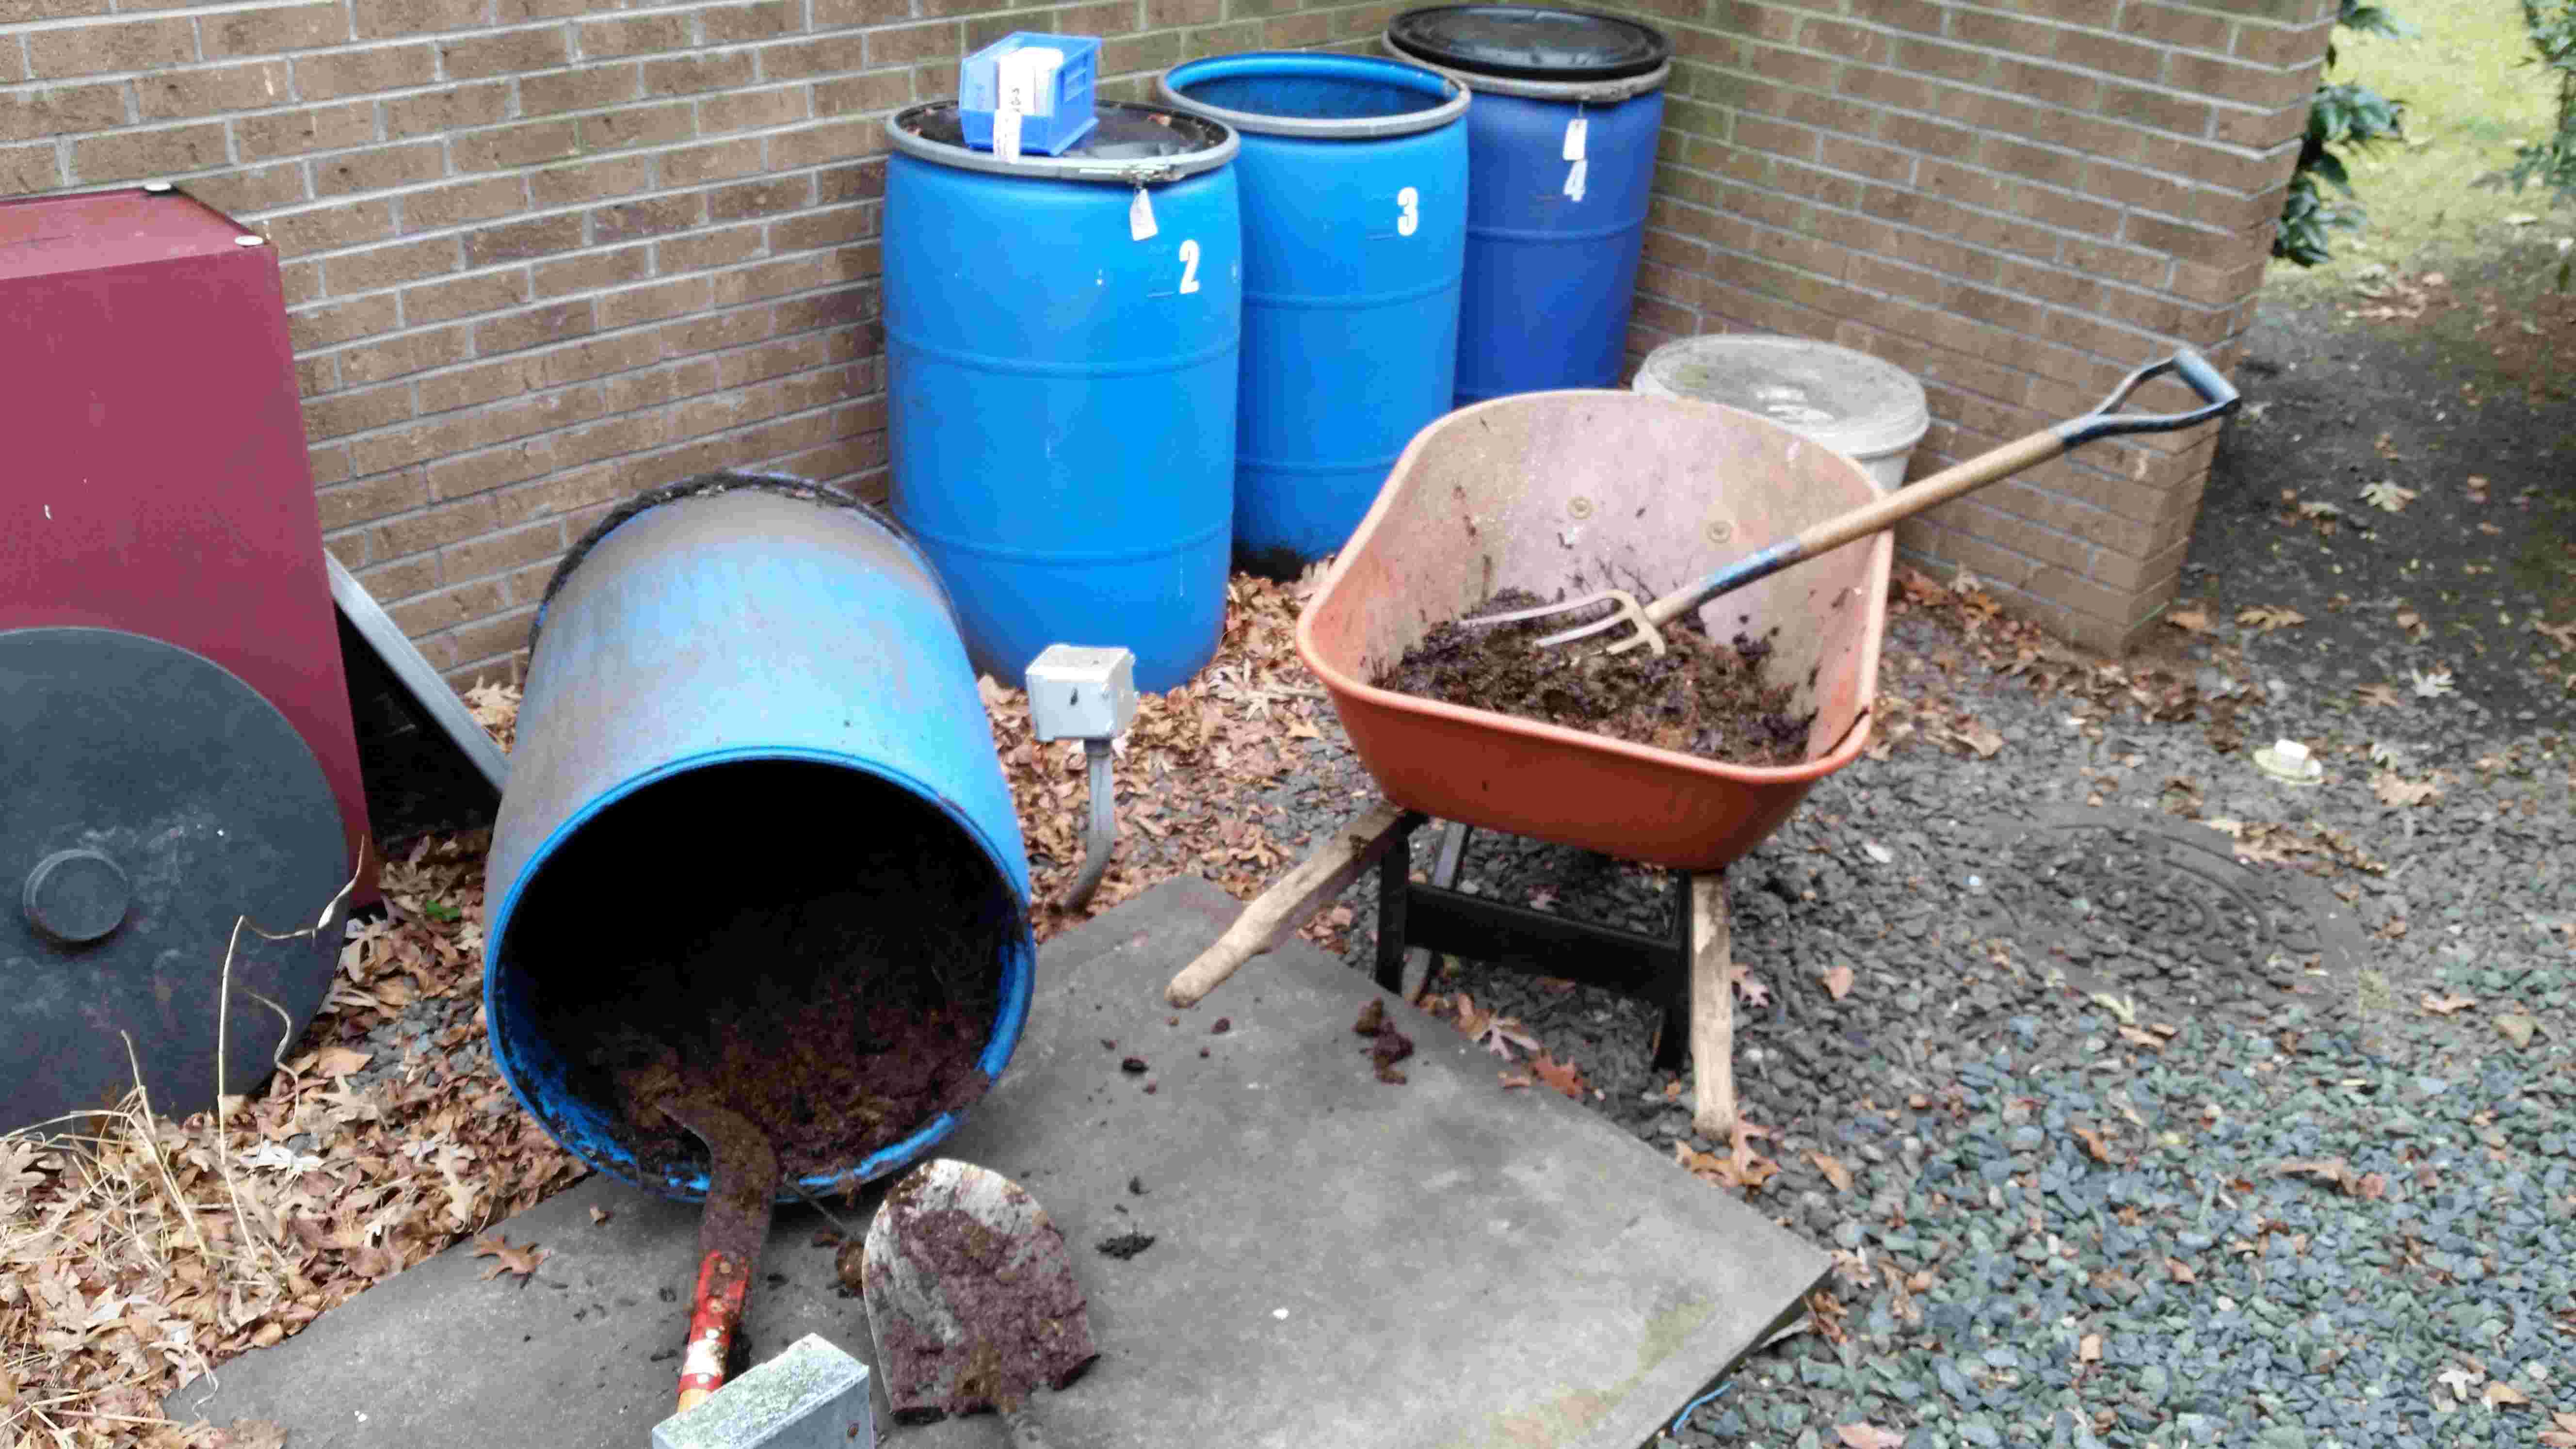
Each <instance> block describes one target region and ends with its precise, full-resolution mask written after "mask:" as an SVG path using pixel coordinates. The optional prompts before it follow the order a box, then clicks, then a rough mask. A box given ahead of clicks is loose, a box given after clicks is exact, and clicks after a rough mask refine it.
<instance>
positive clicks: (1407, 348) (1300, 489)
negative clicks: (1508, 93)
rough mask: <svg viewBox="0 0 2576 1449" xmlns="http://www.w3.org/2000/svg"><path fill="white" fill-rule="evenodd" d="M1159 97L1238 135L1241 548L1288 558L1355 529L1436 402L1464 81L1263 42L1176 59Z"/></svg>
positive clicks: (1463, 189)
mask: <svg viewBox="0 0 2576 1449" xmlns="http://www.w3.org/2000/svg"><path fill="white" fill-rule="evenodd" d="M1161 94H1162V97H1163V99H1164V100H1165V101H1167V102H1169V103H1170V104H1172V105H1175V106H1179V107H1181V108H1183V109H1185V110H1189V111H1192V112H1195V113H1197V114H1199V115H1202V116H1208V117H1212V118H1214V119H1216V120H1219V121H1222V122H1224V123H1225V124H1226V125H1228V126H1231V127H1233V128H1234V129H1235V130H1237V131H1238V132H1241V133H1242V136H1243V156H1242V159H1241V160H1240V161H1238V162H1237V163H1236V165H1235V170H1236V172H1237V173H1238V174H1240V176H1241V177H1242V180H1243V268H1244V272H1243V399H1242V410H1243V413H1242V421H1241V431H1240V433H1239V434H1238V437H1239V442H1238V444H1237V452H1236V458H1235V468H1234V547H1235V555H1236V557H1237V558H1238V559H1239V560H1240V561H1242V562H1243V563H1244V564H1245V565H1246V566H1247V567H1250V568H1254V569H1258V570H1260V571H1261V572H1264V573H1286V572H1292V571H1293V570H1294V569H1295V568H1296V566H1297V565H1299V564H1302V563H1304V562H1307V561H1309V560H1312V559H1317V558H1321V557H1323V556H1324V555H1326V554H1329V553H1332V552H1333V551H1334V550H1336V549H1339V548H1340V547H1341V546H1342V544H1343V543H1344V542H1345V541H1346V540H1348V539H1349V538H1350V536H1351V530H1353V529H1354V528H1357V527H1358V526H1359V521H1360V518H1361V516H1362V515H1364V514H1366V513H1367V512H1368V508H1369V504H1370V503H1371V502H1373V501H1375V499H1376V498H1377V493H1378V489H1379V488H1380V487H1382V486H1384V484H1385V483H1386V475H1387V470H1388V469H1389V468H1390V467H1392V466H1393V465H1394V463H1395V458H1396V455H1397V454H1398V453H1400V452H1402V451H1403V450H1404V445H1405V444H1406V443H1408V442H1410V441H1412V438H1413V435H1414V434H1415V433H1416V432H1419V431H1420V430H1421V429H1422V427H1423V425H1424V424H1426V423H1429V422H1430V421H1431V420H1432V419H1434V418H1437V417H1439V416H1440V415H1441V414H1443V413H1445V412H1447V411H1449V393H1450V388H1451V385H1452V383H1453V381H1454V380H1455V375H1456V370H1457V348H1458V283H1459V276H1460V273H1461V271H1462V269H1463V267H1464V265H1465V261H1466V221H1467V136H1466V132H1465V130H1464V128H1463V127H1461V126H1460V124H1459V117H1460V116H1461V115H1463V114H1464V113H1465V111H1466V109H1467V92H1466V90H1465V88H1464V87H1462V86H1461V85H1459V83H1458V82H1456V81H1454V80H1451V79H1449V78H1447V77H1445V76H1442V75H1440V74H1438V73H1437V72H1434V71H1431V70H1427V69H1425V68H1423V67H1421V66H1417V65H1412V64H1408V63H1406V62H1403V61H1394V60H1378V59H1372V58H1369V57H1366V56H1353V55H1325V54H1314V53H1267V52H1264V53H1256V54H1251V55H1229V56H1220V57H1218V58H1216V59H1214V60H1201V61H1193V62H1191V63H1190V64H1188V65H1184V66H1179V67H1176V68H1174V69H1172V70H1170V71H1167V72H1165V73H1164V75H1163V78H1162V88H1161Z"/></svg>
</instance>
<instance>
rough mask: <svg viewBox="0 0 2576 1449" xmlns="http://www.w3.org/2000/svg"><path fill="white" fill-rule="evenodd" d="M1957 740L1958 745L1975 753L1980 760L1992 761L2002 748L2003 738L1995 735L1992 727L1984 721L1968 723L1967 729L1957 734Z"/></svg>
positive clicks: (1973, 720)
mask: <svg viewBox="0 0 2576 1449" xmlns="http://www.w3.org/2000/svg"><path fill="white" fill-rule="evenodd" d="M1958 739H1959V743H1961V744H1963V745H1966V746H1967V747H1968V748H1969V749H1972V750H1974V751H1976V752H1977V758H1978V759H1980V760H1991V759H1993V758H1994V757H1995V755H1996V753H1997V752H1998V751H2000V750H2002V749H2003V747H2004V737H2003V736H2002V735H1999V734H1997V733H1995V730H1994V727H1993V726H1992V725H1989V724H1987V723H1986V722H1985V721H1984V720H1975V719H1972V720H1970V721H1968V725H1967V728H1965V729H1963V730H1960V731H1959V732H1958Z"/></svg>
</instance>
